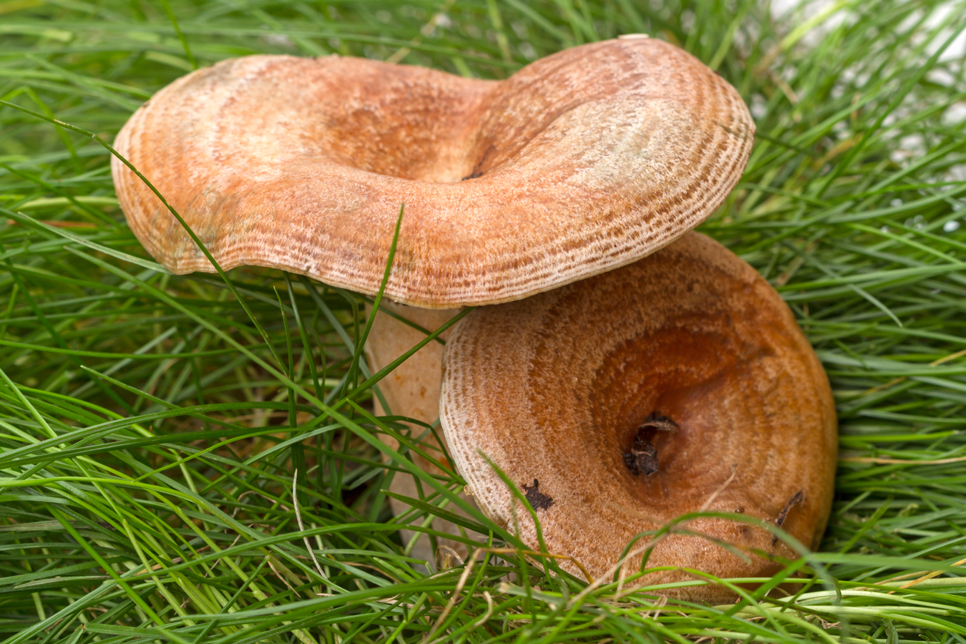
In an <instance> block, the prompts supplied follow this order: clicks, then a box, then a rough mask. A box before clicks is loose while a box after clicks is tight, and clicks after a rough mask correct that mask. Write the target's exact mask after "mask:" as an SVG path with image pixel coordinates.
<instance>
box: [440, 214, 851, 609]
mask: <svg viewBox="0 0 966 644" xmlns="http://www.w3.org/2000/svg"><path fill="white" fill-rule="evenodd" d="M440 417H441V422H442V426H443V431H444V432H445V435H446V441H447V443H448V445H449V447H450V454H451V456H452V458H453V460H454V461H455V463H456V466H457V469H458V470H459V472H460V473H461V474H462V476H463V477H464V479H465V480H466V482H467V486H468V487H469V489H470V491H471V492H472V494H473V496H474V498H475V499H476V501H477V503H478V505H479V506H480V508H481V509H482V510H483V511H484V512H485V513H486V514H487V515H488V516H490V517H491V518H492V519H493V520H495V521H497V522H498V523H499V524H501V525H503V526H505V527H507V528H508V529H510V530H519V535H520V537H521V538H522V539H523V541H524V542H525V543H526V544H528V546H529V547H531V548H533V549H535V550H536V549H538V548H539V541H538V538H537V533H536V526H535V524H534V522H533V521H532V520H531V518H530V515H529V514H528V513H527V512H526V511H524V510H523V509H522V506H521V504H520V503H519V501H518V500H517V499H515V497H514V496H513V494H512V493H511V491H510V489H509V488H508V487H507V486H506V485H505V484H504V483H503V482H502V480H501V479H500V478H499V476H498V475H497V474H496V473H495V471H494V469H493V467H492V466H491V464H490V462H489V461H488V459H492V463H493V464H494V465H495V466H497V467H498V468H499V469H500V470H502V471H503V472H504V473H505V475H506V476H507V477H509V479H510V480H511V481H513V482H514V483H515V484H516V485H517V487H518V488H519V489H520V490H521V491H525V490H531V489H535V488H536V485H537V481H539V493H540V495H541V497H540V504H539V505H538V504H537V503H534V502H533V499H531V494H530V492H526V498H527V499H528V500H529V501H530V505H531V506H532V507H533V509H534V510H535V511H536V514H537V517H538V518H539V521H540V526H541V529H542V533H543V538H544V540H545V543H546V547H547V550H548V551H549V552H550V553H553V554H557V555H567V556H571V557H573V558H575V559H576V560H577V561H579V562H580V563H581V564H582V566H583V567H584V569H586V570H587V571H588V572H589V573H590V574H591V575H592V576H593V577H599V576H601V575H607V574H608V572H609V571H610V573H611V574H612V573H613V571H614V570H615V569H616V568H615V566H616V565H617V564H618V562H619V560H620V559H621V556H622V553H623V552H624V551H625V548H627V547H628V546H629V544H631V543H632V541H633V540H634V539H635V537H637V536H639V535H641V534H642V533H648V532H649V531H655V530H658V529H660V528H662V527H663V526H665V525H666V524H668V523H669V522H671V521H672V520H674V519H676V518H677V517H679V516H681V515H684V514H687V513H692V512H699V511H702V510H707V511H711V512H729V513H738V514H742V515H745V516H746V517H751V518H753V519H757V520H759V521H762V522H765V523H769V524H772V525H777V526H778V527H780V528H782V529H783V530H785V531H786V532H788V533H789V534H791V535H792V536H794V537H795V538H796V539H798V540H799V541H800V542H801V543H803V544H805V545H806V546H808V547H812V548H814V547H817V545H818V543H819V540H820V539H821V536H822V532H823V530H824V528H825V524H826V521H827V519H828V514H829V510H830V507H831V499H832V489H833V480H834V474H835V463H836V449H837V440H836V417H835V408H834V402H833V400H832V394H831V391H830V388H829V384H828V380H827V378H826V375H825V372H824V371H823V370H822V366H821V364H820V363H819V361H818V359H817V358H816V356H815V353H814V351H813V350H812V348H811V346H810V345H809V343H808V341H807V340H806V339H805V337H804V335H803V334H802V332H801V330H800V329H799V328H798V325H797V324H796V323H795V320H794V318H793V316H792V313H791V311H789V309H788V307H787V306H786V305H785V304H784V302H783V301H782V300H781V297H780V296H779V295H778V293H776V292H775V290H774V289H772V288H771V286H769V284H768V283H767V282H766V281H765V280H764V279H763V278H762V277H761V276H759V275H758V274H757V273H756V272H755V270H754V269H752V268H751V267H750V266H748V265H747V264H746V263H744V262H743V261H741V260H740V259H738V258H737V257H736V256H735V255H733V254H732V253H731V252H730V251H728V250H727V249H725V248H724V247H723V246H721V245H719V244H718V243H717V242H715V241H713V240H711V239H710V238H708V237H705V236H703V235H700V234H698V233H690V234H688V235H686V236H684V237H682V238H681V239H680V240H678V241H676V242H675V243H673V244H671V245H669V246H667V247H665V248H664V249H662V250H660V251H658V252H656V253H654V254H652V255H650V256H649V257H647V258H645V259H643V260H640V261H639V262H637V263H635V264H631V265H629V266H626V267H624V268H621V269H618V270H615V271H612V272H609V273H605V274H602V275H598V276H596V277H592V278H589V279H587V280H584V281H581V282H577V283H574V284H571V285H569V286H565V287H563V288H561V289H558V290H555V291H552V292H549V293H544V294H541V295H537V296H535V297H532V298H529V299H527V300H522V301H519V302H513V303H509V304H504V305H500V306H495V307H486V308H480V309H477V310H475V311H473V312H472V313H471V314H470V315H468V316H467V317H466V318H465V319H463V320H462V321H460V322H459V323H458V324H457V325H456V326H455V327H454V328H453V329H452V335H451V337H450V339H449V341H448V342H447V345H446V356H445V369H444V376H443V384H442V394H441V410H440ZM642 433H646V434H647V437H646V439H642V438H641V436H642ZM644 443H646V444H647V445H648V446H649V447H650V452H651V453H650V456H651V457H652V464H653V468H652V469H653V471H648V470H646V469H644V468H638V466H637V461H636V459H635V460H634V461H633V464H632V462H631V459H629V458H628V457H627V455H628V454H629V453H631V454H633V452H634V450H635V445H637V449H638V451H643V449H644V448H643V447H641V444H644ZM682 527H685V528H686V529H687V530H688V531H693V532H696V533H700V534H703V535H707V537H700V536H690V535H688V534H683V533H681V532H672V533H671V534H668V535H667V536H665V537H663V538H660V539H657V540H655V542H654V543H653V550H652V551H651V552H650V555H649V558H648V559H647V567H661V566H670V567H672V568H674V570H670V571H663V572H654V573H649V574H646V575H644V577H643V578H642V579H641V580H639V581H638V582H637V583H639V584H640V583H647V584H652V583H653V584H661V583H671V582H678V581H682V580H687V579H693V578H694V577H693V576H691V575H689V574H688V573H687V572H685V571H684V570H681V569H684V568H692V569H696V570H699V571H703V572H706V573H711V574H714V575H716V576H718V577H723V578H727V577H760V576H770V575H772V574H773V573H774V572H775V571H776V570H778V569H779V568H780V564H779V563H776V560H775V558H781V557H785V558H789V557H791V558H797V555H796V554H795V553H794V552H793V551H792V550H790V549H789V548H788V546H787V545H786V544H785V543H784V542H776V541H775V540H773V536H772V534H771V533H770V532H768V531H767V530H765V529H763V528H761V527H759V526H755V525H749V524H748V523H742V522H738V521H735V520H731V519H724V518H698V519H694V520H692V521H690V522H689V523H687V524H686V526H682ZM650 539H651V537H650V536H647V535H646V534H645V536H644V537H643V538H642V540H641V541H638V542H637V546H647V545H648V544H650V543H651V542H650ZM716 541H718V542H722V543H727V544H734V545H735V546H737V548H738V549H739V550H740V551H742V552H744V553H745V554H747V555H748V556H749V559H742V557H740V556H737V555H735V554H733V553H732V552H730V551H729V550H727V549H726V548H725V547H722V546H721V545H719V544H718V543H716ZM642 557H643V553H641V552H637V554H636V556H633V557H631V558H629V559H628V560H627V562H626V564H625V566H626V569H625V571H624V572H625V573H628V574H629V573H631V572H635V571H636V570H637V569H638V568H639V567H640V565H641V561H642ZM562 565H563V567H564V568H565V569H567V570H569V571H571V572H573V573H574V574H580V572H579V568H578V567H577V566H575V565H574V564H573V563H567V562H565V563H563V564H562ZM668 592H669V594H673V595H677V596H680V597H686V598H689V599H697V600H704V601H725V600H727V599H728V598H729V597H730V596H731V593H730V592H729V591H728V590H727V589H726V588H723V587H719V586H715V585H706V586H692V587H685V588H678V589H675V590H672V591H668Z"/></svg>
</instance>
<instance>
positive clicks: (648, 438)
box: [624, 411, 679, 476]
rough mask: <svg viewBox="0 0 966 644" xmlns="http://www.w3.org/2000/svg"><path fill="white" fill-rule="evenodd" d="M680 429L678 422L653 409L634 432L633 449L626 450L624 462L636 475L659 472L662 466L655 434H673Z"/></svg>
mask: <svg viewBox="0 0 966 644" xmlns="http://www.w3.org/2000/svg"><path fill="white" fill-rule="evenodd" d="M678 429H679V427H678V424H677V423H676V422H674V421H673V420H671V419H670V418H668V417H667V416H662V415H661V413H660V412H656V411H652V412H651V413H650V414H648V416H647V418H645V419H644V422H643V423H641V424H640V426H639V427H638V428H637V433H635V434H634V443H633V444H632V445H631V451H629V452H624V464H625V465H627V469H629V470H630V471H631V474H633V475H634V476H638V475H639V474H644V476H651V475H652V474H657V473H658V471H659V470H660V467H659V466H658V463H657V447H655V446H654V442H653V441H654V435H655V433H656V432H659V431H660V432H669V433H671V434H673V433H675V432H677V431H678Z"/></svg>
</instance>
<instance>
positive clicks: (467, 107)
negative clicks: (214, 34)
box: [112, 37, 754, 481]
mask: <svg viewBox="0 0 966 644" xmlns="http://www.w3.org/2000/svg"><path fill="white" fill-rule="evenodd" d="M753 133H754V124H753V122H752V120H751V117H750V115H749V113H748V110H747V108H746V107H745V105H744V103H743V102H742V100H741V97H740V96H739V95H738V93H737V92H736V91H735V90H734V88H732V87H731V86H730V85H729V84H728V83H727V82H725V81H724V80H723V79H721V78H720V77H719V76H717V75H716V74H715V73H714V72H712V71H711V70H710V69H708V68H707V67H706V66H704V65H703V64H702V63H701V62H700V61H698V60H697V59H696V58H694V57H693V56H691V55H689V54H687V53H685V52H683V51H682V50H680V49H678V48H676V47H673V46H671V45H668V44H666V43H664V42H661V41H659V40H652V39H648V38H646V37H634V38H622V39H618V40H611V41H607V42H601V43H595V44H590V45H585V46H581V47H576V48H574V49H570V50H566V51H563V52H560V53H558V54H554V55H552V56H549V57H547V58H544V59H542V60H538V61H536V62H534V63H532V64H531V65H528V66H527V67H525V68H523V69H522V70H520V71H519V72H517V73H516V74H514V75H513V76H511V77H510V78H508V79H507V80H504V81H501V82H492V81H481V80H471V79H465V78H459V77H456V76H452V75H449V74H445V73H442V72H438V71H433V70H429V69H421V68H416V67H406V66H396V65H388V64H384V63H379V62H374V61H369V60H362V59H356V58H340V57H338V56H330V57H327V58H317V59H302V58H293V57H288V56H251V57H247V58H240V59H234V60H227V61H223V62H221V63H218V64H216V65H214V66H213V67H210V68H206V69H201V70H198V71H196V72H194V73H192V74H189V75H187V76H185V77H184V78H181V79H179V80H177V81H175V82H174V83H172V84H171V85H169V86H168V87H166V88H164V89H162V90H161V91H159V92H158V93H157V94H156V95H155V96H154V97H152V99H151V100H150V101H149V102H148V103H146V104H145V105H144V106H142V107H141V108H140V109H139V110H138V111H137V112H136V113H135V114H134V115H133V116H132V117H131V119H130V120H129V121H128V123H127V124H126V125H125V126H124V128H123V129H122V130H121V132H120V133H119V135H118V137H117V141H116V143H115V147H116V148H117V150H118V152H119V153H120V154H121V155H123V156H124V157H126V158H127V159H128V160H129V161H130V162H131V163H132V164H133V165H134V166H135V167H137V168H138V169H139V170H140V171H141V172H142V173H143V175H144V176H145V177H146V178H147V179H148V180H149V181H150V182H151V183H152V184H153V185H154V186H155V187H156V188H157V189H158V191H159V192H160V193H161V194H162V195H164V196H165V198H166V199H167V201H168V203H169V204H170V205H171V206H172V207H173V208H174V209H175V210H176V211H177V212H178V213H180V215H181V216H182V217H183V218H184V220H185V222H187V224H188V225H189V226H190V227H191V228H192V230H193V231H194V232H195V233H196V234H197V236H198V237H199V238H200V240H201V241H202V242H203V243H204V244H205V246H206V247H207V249H208V250H209V251H210V253H211V255H212V256H213V257H214V259H215V260H216V261H217V262H218V263H219V264H220V265H221V267H222V268H224V269H230V268H232V267H235V266H241V265H255V266H265V267H273V268H280V269H283V270H287V271H291V272H294V273H300V274H303V275H307V276H309V277H312V278H314V279H317V280H320V281H322V282H325V283H327V284H330V285H333V286H338V287H343V288H348V289H351V290H354V291H358V292H361V293H365V294H369V295H372V294H375V293H376V292H377V291H378V289H379V285H380V282H381V279H382V276H383V271H384V265H385V262H386V258H387V257H388V253H389V248H390V245H391V243H392V241H393V236H394V235H393V231H394V227H395V224H396V221H397V215H398V213H399V210H400V206H401V205H403V204H404V206H405V215H404V216H403V219H402V225H401V230H400V234H399V238H398V245H397V251H396V255H395V261H394V263H393V266H392V270H391V274H390V277H389V280H388V283H387V285H386V290H385V293H386V295H387V296H388V297H389V298H390V299H392V300H394V301H396V302H399V303H402V304H405V305H411V306H415V307H425V308H431V309H457V308H459V307H462V306H466V305H481V304H494V303H498V302H508V301H512V300H516V299H520V298H524V297H528V296H530V295H533V294H535V293H540V292H543V291H546V290H549V289H553V288H556V287H558V286H561V285H563V284H567V283H570V282H574V281H576V280H580V279H584V278H586V277H589V276H591V275H595V274H598V273H601V272H604V271H608V270H612V269H614V268H617V267H619V266H623V265H626V264H628V263H631V262H633V261H636V260H637V259H639V258H641V257H643V256H645V255H647V254H648V253H650V252H652V251H654V250H656V249H658V248H661V247H662V246H664V245H666V244H668V243H670V242H671V241H673V240H674V239H676V238H677V237H679V236H680V235H682V234H683V233H684V232H686V231H687V230H689V229H690V228H692V227H693V226H695V225H697V224H698V223H700V222H701V221H703V220H704V219H705V218H707V217H708V216H709V215H710V214H711V213H712V212H713V211H714V210H715V208H717V206H718V205H719V204H720V203H721V202H722V201H723V200H724V198H725V196H726V195H727V194H728V193H729V192H730V191H731V189H732V188H733V187H734V185H735V183H736V182H737V181H738V179H739V177H740V176H741V173H742V171H743V169H744V166H745V163H746V162H747V159H748V156H749V154H750V151H751V145H752V139H753ZM112 170H113V174H114V181H115V185H116V188H117V193H118V198H119V200H120V203H121V207H122V208H123V210H124V213H125V215H126V216H127V219H128V222H129V224H130V226H131V229H132V230H133V231H134V233H135V234H136V235H137V237H138V239H140V240H141V242H142V243H143V244H144V246H145V248H146V249H147V250H148V251H149V252H150V253H151V254H152V255H153V256H154V257H156V258H157V259H158V261H160V262H161V263H162V264H163V265H164V266H165V267H166V268H168V269H169V270H171V271H172V272H174V273H188V272H191V271H208V272H211V271H213V270H214V268H213V266H212V265H211V264H210V263H209V261H208V259H207V258H206V256H205V255H204V254H203V253H202V251H201V250H200V249H199V248H198V247H197V246H196V245H195V243H194V242H193V241H192V239H191V238H190V236H189V235H188V234H187V233H186V232H185V230H184V229H183V228H182V226H181V225H180V224H179V223H178V221H177V220H176V219H175V218H174V217H173V216H172V214H171V213H170V212H169V211H168V209H167V208H166V207H165V206H164V204H162V202H161V201H160V200H159V199H157V197H156V196H155V195H154V194H153V192H152V191H151V190H150V189H149V188H148V187H147V186H146V185H145V184H144V182H143V181H141V179H140V178H138V177H137V176H136V175H135V174H134V173H133V172H131V171H130V170H129V169H128V168H127V167H126V166H125V165H124V164H123V163H121V162H120V161H119V160H118V159H114V160H113V161H112ZM400 310H404V309H400ZM454 312H455V311H454ZM446 316H447V314H443V315H442V318H441V319H445V318H446ZM434 324H435V323H434ZM380 326H383V325H380ZM385 326H386V327H392V326H394V324H393V323H392V322H389V321H387V322H386V324H385ZM374 331H376V333H375V334H374V335H372V336H370V341H371V344H370V347H369V355H370V358H372V359H373V361H374V362H375V363H376V364H374V365H373V366H374V368H379V367H381V366H382V365H384V364H387V363H389V362H391V361H392V360H393V359H394V358H395V357H396V356H397V355H398V353H395V351H396V350H394V349H392V348H390V345H387V344H384V343H383V340H384V339H386V336H385V335H383V334H380V333H379V332H378V331H379V329H374ZM380 335H382V337H380ZM390 342H391V341H390ZM427 349H430V348H429V347H427ZM425 350H426V349H424V351H425ZM430 351H432V349H430ZM426 361H427V362H428V363H429V366H427V367H425V370H424V371H423V370H422V369H417V368H413V369H411V370H413V371H417V372H418V371H423V372H422V373H414V374H413V375H412V376H410V377H407V378H406V379H405V382H406V384H405V387H408V388H409V390H410V392H412V391H415V392H421V398H422V399H425V402H426V404H425V405H423V404H422V403H420V405H421V406H420V407H418V408H416V407H411V406H408V405H407V403H405V402H404V401H405V400H406V398H407V395H405V394H404V392H401V391H395V390H393V387H394V386H395V385H394V384H393V383H394V379H392V378H390V379H387V380H384V381H383V382H382V383H381V385H380V386H381V387H382V389H383V391H384V392H385V393H386V398H387V400H390V401H394V402H393V403H392V404H393V405H399V406H398V407H395V406H394V408H393V409H392V411H393V412H394V413H395V414H399V415H403V416H416V417H417V420H421V421H423V422H427V423H431V422H434V421H435V411H434V410H435V405H434V404H433V403H434V400H432V398H433V397H434V396H435V391H436V390H437V389H438V386H439V362H438V357H435V358H434V357H432V356H429V357H426ZM414 365H415V363H414ZM412 378H420V379H422V380H421V382H422V383H423V384H419V385H418V386H417V385H414V384H413V380H412ZM410 398H411V396H410ZM427 410H428V411H427ZM424 464H425V463H424ZM399 480H400V481H402V478H400V479H399Z"/></svg>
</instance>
